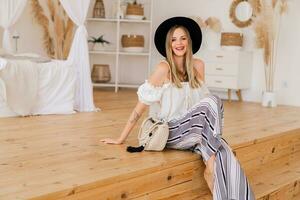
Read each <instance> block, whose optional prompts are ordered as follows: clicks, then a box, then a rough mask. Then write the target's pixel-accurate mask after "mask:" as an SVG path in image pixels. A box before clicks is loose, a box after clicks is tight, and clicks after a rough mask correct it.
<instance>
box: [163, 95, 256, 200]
mask: <svg viewBox="0 0 300 200" xmlns="http://www.w3.org/2000/svg"><path fill="white" fill-rule="evenodd" d="M223 113H224V109H223V103H222V100H221V99H220V98H219V97H217V96H215V95H209V96H208V97H205V98H204V99H202V100H201V101H200V102H199V103H197V104H196V105H195V106H194V107H193V108H191V109H190V110H189V111H188V112H187V113H186V114H185V115H184V116H183V117H181V118H180V119H175V120H172V121H170V122H169V131H170V134H169V138H168V141H167V148H172V149H181V150H191V151H193V152H195V153H197V154H200V155H201V156H202V159H203V160H204V161H205V163H206V161H207V160H208V159H209V158H210V157H211V156H212V155H216V159H215V164H214V166H215V167H214V187H213V199H214V200H254V199H255V197H254V194H253V192H252V190H251V187H250V185H249V182H248V180H247V177H246V176H245V173H244V171H243V169H242V168H241V166H240V164H239V162H238V161H237V159H236V157H235V156H234V155H233V153H232V150H231V148H230V147H229V145H228V144H227V143H226V141H225V140H224V139H223V138H222V128H223V115H224V114H223Z"/></svg>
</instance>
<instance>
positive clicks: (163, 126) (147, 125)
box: [138, 117, 169, 151]
mask: <svg viewBox="0 0 300 200" xmlns="http://www.w3.org/2000/svg"><path fill="white" fill-rule="evenodd" d="M168 137H169V126H168V122H164V121H161V120H157V119H153V118H152V117H148V118H147V119H145V120H144V121H143V123H142V125H141V128H140V131H139V135H138V140H139V144H140V146H143V147H144V150H146V151H162V150H163V149H164V148H165V146H166V143H167V140H168Z"/></svg>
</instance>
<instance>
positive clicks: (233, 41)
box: [221, 32, 243, 47]
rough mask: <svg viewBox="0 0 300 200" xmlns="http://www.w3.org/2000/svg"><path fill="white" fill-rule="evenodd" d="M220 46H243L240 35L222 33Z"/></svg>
mask: <svg viewBox="0 0 300 200" xmlns="http://www.w3.org/2000/svg"><path fill="white" fill-rule="evenodd" d="M221 46H240V47H242V46H243V35H242V34H241V33H231V32H227V33H226V32H223V33H222V34H221Z"/></svg>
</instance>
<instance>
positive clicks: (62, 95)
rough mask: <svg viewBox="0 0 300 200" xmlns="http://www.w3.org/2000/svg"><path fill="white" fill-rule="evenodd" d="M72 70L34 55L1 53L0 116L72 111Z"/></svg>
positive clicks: (73, 76) (73, 89)
mask: <svg viewBox="0 0 300 200" xmlns="http://www.w3.org/2000/svg"><path fill="white" fill-rule="evenodd" d="M75 80H76V76H75V70H74V68H73V67H72V66H68V65H67V64H66V62H64V61H60V60H47V59H44V58H41V57H36V56H28V55H26V56H24V55H22V56H20V55H19V56H13V57H5V56H2V57H1V56H0V117H10V116H27V115H45V114H71V113H74V95H75Z"/></svg>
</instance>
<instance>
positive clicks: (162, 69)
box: [100, 62, 169, 144]
mask: <svg viewBox="0 0 300 200" xmlns="http://www.w3.org/2000/svg"><path fill="white" fill-rule="evenodd" d="M168 71H169V67H168V65H167V64H166V63H163V62H161V63H160V64H158V66H157V67H156V69H155V71H154V72H153V74H152V75H151V76H150V77H149V79H148V81H149V83H150V84H152V85H153V86H161V85H162V84H163V83H164V81H165V80H166V78H167V75H168ZM148 107H149V106H148V105H146V104H144V103H142V102H140V101H139V102H138V103H137V104H136V106H135V108H134V109H133V111H132V113H131V115H130V117H129V119H128V121H127V123H126V125H125V127H124V129H123V131H122V132H121V134H120V136H119V138H117V139H111V138H106V139H102V140H100V141H101V142H104V143H106V144H122V143H123V142H124V141H125V140H126V138H127V137H128V135H129V134H130V132H131V130H132V129H133V128H134V126H135V124H136V123H137V121H138V120H139V119H140V118H141V116H142V115H143V113H144V111H145V110H146V109H147V108H148Z"/></svg>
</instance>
